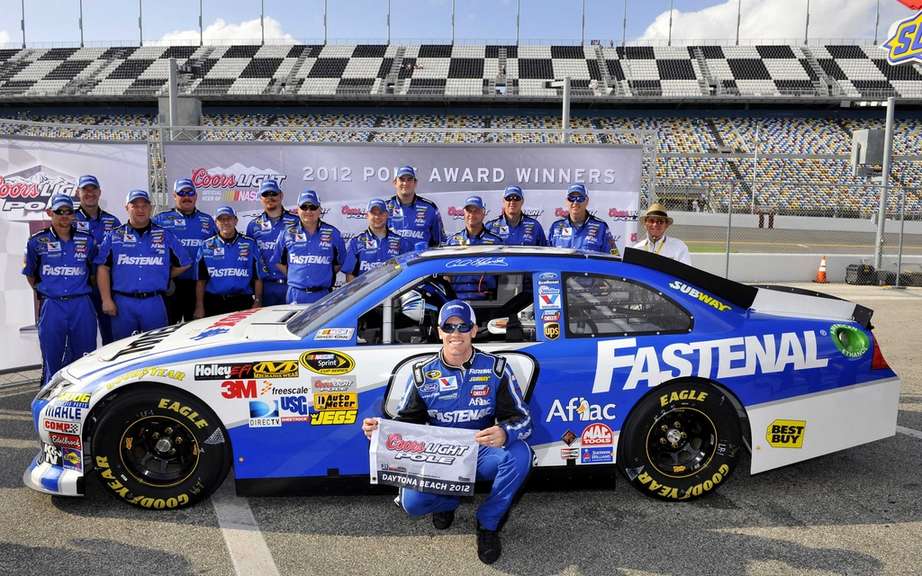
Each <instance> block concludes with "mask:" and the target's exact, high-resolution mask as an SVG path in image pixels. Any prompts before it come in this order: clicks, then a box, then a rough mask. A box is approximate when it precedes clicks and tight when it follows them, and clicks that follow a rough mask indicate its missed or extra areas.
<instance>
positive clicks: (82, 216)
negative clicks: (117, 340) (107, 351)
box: [74, 207, 122, 345]
mask: <svg viewBox="0 0 922 576" xmlns="http://www.w3.org/2000/svg"><path fill="white" fill-rule="evenodd" d="M74 216H75V219H74V227H75V228H77V230H79V231H80V232H87V233H88V234H91V235H92V236H93V240H95V241H96V247H97V248H99V247H100V246H102V241H103V239H105V237H106V234H108V233H109V232H112V231H113V230H115V229H116V228H118V227H119V226H121V225H122V223H121V221H120V220H119V219H118V218H116V217H115V216H113V215H112V214H109V213H108V212H106V211H105V210H103V209H102V208H100V209H99V216H98V217H96V218H91V217H90V216H89V215H88V214H87V213H86V212H84V210H83V208H82V207H81V208H77V211H76V212H74ZM92 288H93V292H92V293H90V298H91V299H92V300H93V308H95V309H96V322H97V323H98V324H99V336H100V337H101V338H102V343H103V345H106V344H111V343H112V318H111V317H110V316H108V315H107V314H103V312H102V298H100V296H99V288H98V287H97V286H95V285H94V286H93V287H92Z"/></svg>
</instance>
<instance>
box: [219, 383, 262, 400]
mask: <svg viewBox="0 0 922 576" xmlns="http://www.w3.org/2000/svg"><path fill="white" fill-rule="evenodd" d="M221 388H223V389H224V391H223V392H221V396H223V397H224V398H227V399H233V398H256V397H257V396H258V395H259V393H258V392H257V391H256V380H226V381H224V382H222V383H221Z"/></svg>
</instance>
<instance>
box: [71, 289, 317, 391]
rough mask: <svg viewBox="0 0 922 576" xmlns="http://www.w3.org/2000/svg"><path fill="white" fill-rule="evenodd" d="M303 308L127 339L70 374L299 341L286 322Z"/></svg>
mask: <svg viewBox="0 0 922 576" xmlns="http://www.w3.org/2000/svg"><path fill="white" fill-rule="evenodd" d="M302 308H303V306H272V307H269V308H259V309H254V310H244V311H242V312H234V313H231V314H224V315H221V316H212V317H210V318H203V319H201V320H195V321H192V322H188V323H186V324H178V325H174V326H166V327H164V328H159V329H157V330H151V331H150V332H145V333H143V334H138V335H135V336H131V337H129V338H124V339H122V340H119V341H117V342H113V343H112V344H109V345H108V346H105V347H103V348H101V349H99V350H98V351H96V353H94V354H91V355H89V356H87V357H85V358H83V359H81V360H79V361H77V362H75V363H74V364H72V365H71V366H70V367H69V369H68V371H69V372H70V373H71V374H72V375H73V376H76V377H78V378H79V377H80V376H81V375H82V374H83V373H86V372H89V371H92V370H94V369H96V368H99V367H100V364H105V363H113V362H118V361H120V360H131V359H134V358H137V357H138V355H140V354H142V353H143V354H144V355H154V354H160V353H168V352H179V351H183V350H187V349H192V348H203V347H207V348H212V347H216V346H221V345H224V344H229V343H234V342H236V343H239V342H244V341H246V340H297V339H298V336H297V335H295V334H292V333H291V332H289V331H288V329H287V328H286V322H287V321H288V319H289V318H291V317H292V315H294V314H295V313H297V312H298V311H299V310H301V309H302Z"/></svg>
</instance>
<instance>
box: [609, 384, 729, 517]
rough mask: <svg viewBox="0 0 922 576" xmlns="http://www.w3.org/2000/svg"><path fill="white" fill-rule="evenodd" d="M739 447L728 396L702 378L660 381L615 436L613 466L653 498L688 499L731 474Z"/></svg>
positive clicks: (702, 494)
mask: <svg viewBox="0 0 922 576" xmlns="http://www.w3.org/2000/svg"><path fill="white" fill-rule="evenodd" d="M741 448H742V441H741V433H740V420H739V418H738V417H737V414H736V410H735V409H734V407H733V405H732V403H731V402H730V399H729V398H728V397H727V396H726V395H725V394H724V393H723V392H721V391H720V390H719V389H718V388H716V387H714V386H711V385H709V384H708V383H706V382H703V381H684V382H673V383H670V384H665V385H663V386H661V387H659V388H657V389H656V391H655V392H654V393H651V394H648V395H647V396H645V397H644V398H643V399H642V400H641V401H640V402H639V403H638V404H637V406H636V407H635V408H634V410H633V411H632V412H631V415H630V417H629V419H628V421H627V423H626V424H625V426H624V427H623V428H622V429H621V434H620V438H619V440H618V465H619V468H621V470H622V472H624V474H625V475H626V476H627V477H628V479H629V480H630V481H631V483H632V485H633V486H634V487H635V488H637V489H638V490H640V491H641V492H643V493H644V494H646V495H647V496H651V497H654V498H659V499H663V500H689V499H693V498H698V497H700V496H704V495H705V494H707V493H709V492H711V491H713V490H714V489H715V488H716V487H717V486H718V485H719V484H721V483H723V482H724V481H726V479H727V478H728V477H729V476H730V474H732V473H733V470H734V469H735V468H736V464H737V461H738V459H739V453H740V449H741Z"/></svg>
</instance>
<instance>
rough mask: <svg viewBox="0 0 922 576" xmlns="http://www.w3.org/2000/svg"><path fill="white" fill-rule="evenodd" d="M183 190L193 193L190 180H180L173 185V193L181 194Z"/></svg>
mask: <svg viewBox="0 0 922 576" xmlns="http://www.w3.org/2000/svg"><path fill="white" fill-rule="evenodd" d="M183 190H192V191H193V192H195V184H193V183H192V179H191V178H180V179H179V180H177V181H176V182H174V183H173V192H176V193H178V192H182V191H183Z"/></svg>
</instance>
